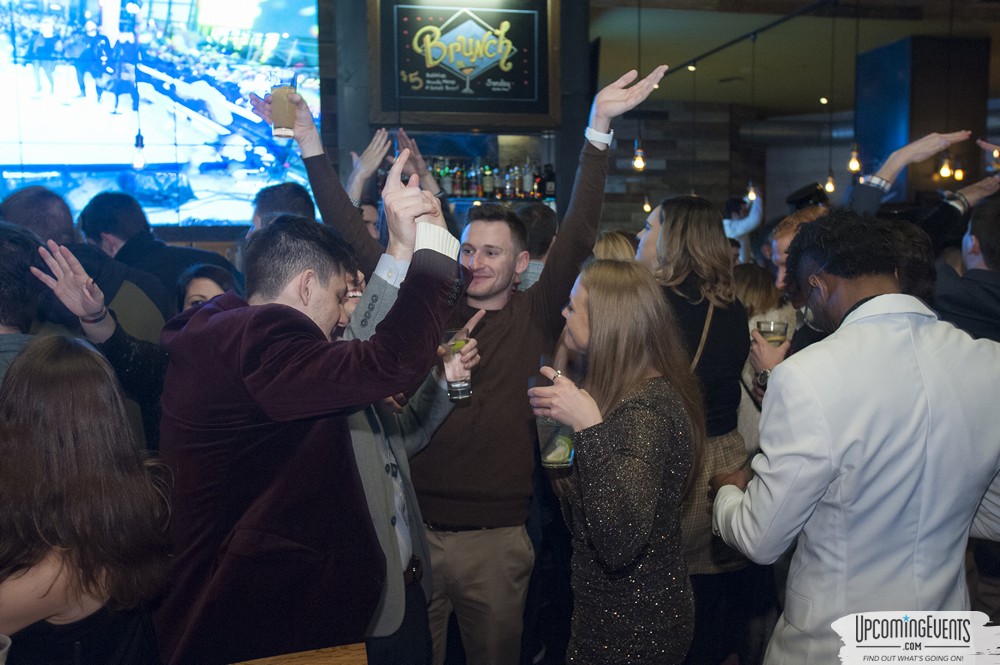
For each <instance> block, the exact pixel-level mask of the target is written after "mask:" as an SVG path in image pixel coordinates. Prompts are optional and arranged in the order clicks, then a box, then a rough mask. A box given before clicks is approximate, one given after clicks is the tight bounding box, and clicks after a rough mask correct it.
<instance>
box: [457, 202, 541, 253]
mask: <svg viewBox="0 0 1000 665" xmlns="http://www.w3.org/2000/svg"><path fill="white" fill-rule="evenodd" d="M472 222H506V224H507V228H509V229H510V239H511V240H513V241H514V252H515V253H520V252H523V251H525V250H526V249H528V229H527V227H525V225H524V222H523V221H521V218H520V217H518V216H517V213H516V212H514V211H513V210H511V209H510V208H508V207H507V206H505V205H503V204H502V203H484V204H483V205H481V206H473V207H471V208H469V212H468V213H467V214H466V224H467V225H468V224H471V223H472Z"/></svg>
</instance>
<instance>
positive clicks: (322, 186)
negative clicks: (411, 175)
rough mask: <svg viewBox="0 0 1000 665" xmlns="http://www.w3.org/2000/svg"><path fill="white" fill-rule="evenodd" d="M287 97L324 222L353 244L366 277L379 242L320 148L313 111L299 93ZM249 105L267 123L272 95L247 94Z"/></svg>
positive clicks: (375, 260) (376, 256)
mask: <svg viewBox="0 0 1000 665" xmlns="http://www.w3.org/2000/svg"><path fill="white" fill-rule="evenodd" d="M288 99H289V100H290V101H291V102H292V103H293V104H295V126H294V127H293V128H292V131H293V133H294V134H295V142H296V143H297V144H298V145H299V150H300V151H301V152H302V161H303V163H304V164H305V167H306V174H307V175H308V176H309V186H310V188H311V189H312V194H313V198H314V199H315V200H316V207H317V208H319V214H320V217H322V219H323V223H324V224H326V225H327V226H330V227H332V228H334V229H335V230H336V231H337V232H338V233H340V234H341V235H342V236H343V237H344V239H345V240H346V241H347V242H349V243H350V244H351V247H352V248H354V254H355V257H356V258H357V260H358V265H359V266H360V267H361V271H362V272H363V273H364V274H365V278H366V279H369V278H371V274H372V272H373V271H374V270H375V266H376V264H377V263H378V260H379V257H380V256H381V255H382V246H381V245H380V244H379V243H378V240H376V239H374V238H372V237H371V235H369V233H368V230H367V229H366V228H365V220H364V218H363V217H362V216H361V211H360V210H358V208H357V206H355V205H354V203H353V202H352V201H351V199H350V197H349V196H348V195H347V192H346V191H345V190H344V187H343V186H342V185H341V184H340V179H339V178H338V177H337V174H336V172H335V171H334V170H333V165H332V164H330V160H329V159H327V156H326V154H325V153H324V151H323V142H322V140H320V136H319V130H317V129H316V123H314V122H313V119H312V113H311V112H310V111H309V106H308V104H306V102H305V100H304V99H302V96H301V95H299V94H296V93H293V94H290V95H289V96H288ZM250 105H251V106H252V107H253V112H254V113H256V114H257V115H258V116H260V117H261V118H263V119H264V120H265V121H267V122H268V123H270V122H271V95H270V94H268V95H265V96H264V97H263V98H261V97H258V96H257V95H254V94H251V95H250Z"/></svg>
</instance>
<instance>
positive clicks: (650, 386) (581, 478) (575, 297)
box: [528, 260, 704, 665]
mask: <svg viewBox="0 0 1000 665" xmlns="http://www.w3.org/2000/svg"><path fill="white" fill-rule="evenodd" d="M563 316H564V317H565V318H566V330H565V339H566V343H567V345H568V346H569V347H570V348H571V349H573V350H574V351H578V352H580V353H585V354H586V356H587V376H586V378H585V379H584V380H583V382H582V385H581V387H577V386H576V385H575V384H574V383H573V382H572V381H571V380H570V379H568V378H567V377H565V376H562V375H561V374H559V373H557V372H555V370H553V369H552V368H550V367H543V368H542V370H541V372H542V374H543V375H545V376H546V377H548V378H550V379H551V380H552V382H553V383H552V385H551V386H546V387H537V388H532V389H531V390H530V391H529V393H528V394H529V397H530V399H531V405H532V408H533V409H534V412H535V414H536V415H538V416H549V417H552V418H555V419H556V420H559V421H560V422H562V423H563V424H565V425H567V426H569V427H571V428H572V429H573V431H574V435H573V443H574V446H575V458H574V465H573V467H572V476H571V483H570V485H571V486H570V488H569V489H568V490H567V491H566V492H565V494H564V496H563V501H564V510H565V513H566V517H567V524H568V525H569V527H570V530H571V531H572V533H573V565H572V578H573V596H574V597H573V603H574V608H573V619H572V628H571V633H570V644H569V650H568V653H567V662H568V663H586V664H587V665H594V664H597V663H656V664H657V665H661V664H664V663H678V662H680V661H681V660H682V659H683V658H684V655H685V654H686V653H687V650H688V645H689V644H690V641H691V634H692V630H693V621H694V608H693V603H692V596H691V587H690V584H689V582H688V575H687V568H686V567H685V565H684V559H683V555H682V553H681V537H680V516H681V499H682V498H683V496H684V492H685V489H686V487H687V485H688V483H689V480H690V477H691V475H692V469H694V468H695V467H696V460H697V457H698V454H697V451H698V450H699V448H700V443H701V440H702V438H703V427H704V426H703V425H702V424H701V423H703V422H704V417H703V416H702V413H701V397H700V394H699V391H698V385H697V383H696V381H695V379H694V378H693V376H692V375H691V373H690V372H689V371H688V364H689V361H688V359H687V354H686V351H685V349H684V348H683V347H682V346H681V342H680V339H681V337H680V335H679V333H678V332H677V326H676V323H675V322H674V317H673V313H672V312H671V310H670V307H669V305H668V304H667V303H666V301H665V300H664V299H663V296H662V293H661V290H660V287H659V285H658V284H657V283H656V280H655V279H654V278H653V276H652V274H651V273H650V272H649V271H648V270H647V269H646V268H644V267H643V266H641V265H639V264H637V263H635V262H633V261H613V260H605V261H594V262H592V263H590V264H588V265H587V266H585V267H584V269H583V272H582V273H581V274H580V277H579V278H578V279H577V281H576V284H575V285H574V287H573V291H572V293H571V296H570V302H569V305H567V306H566V309H565V310H564V311H563Z"/></svg>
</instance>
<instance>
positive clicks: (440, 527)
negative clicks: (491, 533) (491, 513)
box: [424, 520, 490, 531]
mask: <svg viewBox="0 0 1000 665" xmlns="http://www.w3.org/2000/svg"><path fill="white" fill-rule="evenodd" d="M424 526H426V527H427V528H428V529H430V530H431V531H485V530H486V529H489V528H490V527H488V526H454V525H450V524H438V523H437V522H428V521H427V520H424Z"/></svg>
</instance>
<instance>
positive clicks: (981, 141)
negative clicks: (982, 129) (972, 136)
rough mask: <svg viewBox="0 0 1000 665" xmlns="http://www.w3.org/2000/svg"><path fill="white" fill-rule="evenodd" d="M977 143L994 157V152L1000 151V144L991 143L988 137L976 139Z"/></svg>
mask: <svg viewBox="0 0 1000 665" xmlns="http://www.w3.org/2000/svg"><path fill="white" fill-rule="evenodd" d="M976 145H978V146H979V148H980V149H981V150H984V151H985V152H988V153H990V157H994V155H993V153H1000V145H997V144H996V143H990V142H989V141H987V140H986V139H976ZM994 158H995V157H994Z"/></svg>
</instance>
